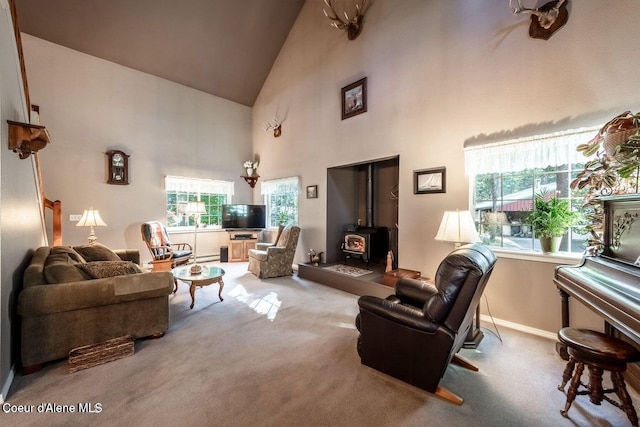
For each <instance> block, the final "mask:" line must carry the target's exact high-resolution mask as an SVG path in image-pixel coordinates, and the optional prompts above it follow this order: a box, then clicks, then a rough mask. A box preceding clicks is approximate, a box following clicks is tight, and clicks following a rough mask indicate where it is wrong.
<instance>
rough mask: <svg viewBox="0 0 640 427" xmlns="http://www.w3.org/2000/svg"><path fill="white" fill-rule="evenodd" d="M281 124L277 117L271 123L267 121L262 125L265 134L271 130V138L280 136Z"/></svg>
mask: <svg viewBox="0 0 640 427" xmlns="http://www.w3.org/2000/svg"><path fill="white" fill-rule="evenodd" d="M282 122H283V120H278V118H277V117H274V118H273V120H272V121H268V122H266V123H265V124H264V130H265V132H266V131H268V130H271V129H273V137H274V138H277V137H279V136H280V135H282Z"/></svg>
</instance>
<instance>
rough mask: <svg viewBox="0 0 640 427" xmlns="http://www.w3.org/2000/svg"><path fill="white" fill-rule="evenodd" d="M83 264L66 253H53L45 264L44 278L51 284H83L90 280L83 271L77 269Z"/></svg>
mask: <svg viewBox="0 0 640 427" xmlns="http://www.w3.org/2000/svg"><path fill="white" fill-rule="evenodd" d="M77 265H82V263H80V262H78V261H76V260H75V259H74V257H73V256H70V255H69V253H67V252H66V251H58V252H57V253H51V254H49V256H48V257H47V260H46V261H45V264H44V270H43V273H44V278H45V280H46V281H47V283H49V284H56V283H69V282H81V281H83V280H87V279H89V276H88V275H87V274H85V273H84V272H83V271H82V270H78V269H77V268H76V266H77Z"/></svg>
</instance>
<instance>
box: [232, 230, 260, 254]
mask: <svg viewBox="0 0 640 427" xmlns="http://www.w3.org/2000/svg"><path fill="white" fill-rule="evenodd" d="M256 243H258V232H256V231H244V230H243V231H230V232H229V262H241V261H249V249H255V248H256Z"/></svg>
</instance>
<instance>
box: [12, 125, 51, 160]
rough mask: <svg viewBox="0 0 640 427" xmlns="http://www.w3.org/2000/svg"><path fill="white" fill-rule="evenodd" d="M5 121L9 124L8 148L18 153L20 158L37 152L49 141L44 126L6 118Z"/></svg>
mask: <svg viewBox="0 0 640 427" xmlns="http://www.w3.org/2000/svg"><path fill="white" fill-rule="evenodd" d="M7 123H8V124H9V150H13V152H14V153H18V156H19V157H20V158H21V159H26V158H27V157H29V156H30V155H31V154H32V153H37V152H38V151H40V150H42V149H43V148H44V147H46V146H47V144H49V143H50V142H51V138H50V137H49V132H47V129H46V128H45V127H44V126H40V125H32V124H29V123H20V122H13V121H11V120H7Z"/></svg>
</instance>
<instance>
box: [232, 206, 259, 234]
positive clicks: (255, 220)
mask: <svg viewBox="0 0 640 427" xmlns="http://www.w3.org/2000/svg"><path fill="white" fill-rule="evenodd" d="M266 211H267V208H266V206H265V205H222V228H225V229H234V228H236V229H238V228H239V229H255V228H265V226H266Z"/></svg>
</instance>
